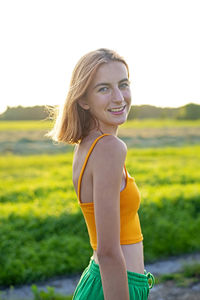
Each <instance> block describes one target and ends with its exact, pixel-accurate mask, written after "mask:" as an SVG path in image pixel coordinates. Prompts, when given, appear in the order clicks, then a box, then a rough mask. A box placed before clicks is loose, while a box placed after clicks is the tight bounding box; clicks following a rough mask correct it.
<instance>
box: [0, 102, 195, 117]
mask: <svg viewBox="0 0 200 300" xmlns="http://www.w3.org/2000/svg"><path fill="white" fill-rule="evenodd" d="M189 104H195V105H200V103H195V102H188V103H186V104H184V105H181V106H178V107H172V106H158V105H152V104H137V105H136V104H135V105H134V104H132V105H131V106H145V105H146V106H153V107H156V108H163V109H164V108H172V109H173V108H174V109H175V108H180V107H183V106H186V105H189ZM35 106H41V107H42V106H44V107H45V106H52V105H48V104H35V105H28V106H24V105H20V104H19V105H15V106H10V105H7V107H6V109H5V110H4V111H3V112H1V111H0V115H2V114H3V113H5V112H6V111H7V109H8V108H17V107H22V108H33V107H35ZM53 106H56V104H55V105H53Z"/></svg>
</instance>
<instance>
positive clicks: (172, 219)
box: [0, 146, 200, 286]
mask: <svg viewBox="0 0 200 300" xmlns="http://www.w3.org/2000/svg"><path fill="white" fill-rule="evenodd" d="M199 159H200V146H192V147H189V146H187V147H182V148H175V147H171V148H162V149H159V148H156V149H131V150H129V151H128V157H127V163H126V166H127V169H128V171H129V173H130V174H131V175H132V176H133V177H134V178H135V180H136V183H137V186H138V188H139V190H140V192H141V201H142V202H141V208H140V210H139V214H140V220H141V225H142V231H143V235H144V253H145V261H146V262H147V261H152V260H155V259H157V258H164V257H167V256H169V255H176V254H181V253H186V252H193V251H197V250H200V235H199V234H198V232H199V228H200V194H199V191H200V182H199V178H200V169H199V168H198V167H197V166H198V162H199ZM71 162H72V153H67V154H62V155H52V156H49V155H38V156H37V155H35V156H27V157H22V156H14V155H8V156H4V157H0V165H1V168H0V181H1V182H3V185H1V188H0V216H1V217H0V253H1V255H0V285H1V286H10V285H15V284H22V283H31V282H34V281H37V280H44V279H47V278H49V277H52V276H55V275H67V274H72V273H77V272H78V273H79V272H82V270H83V269H84V268H85V267H86V266H87V265H88V261H89V257H90V256H91V255H92V249H91V247H90V244H89V238H88V233H87V229H86V225H85V221H84V218H83V216H82V213H81V211H80V208H79V206H78V202H77V197H76V194H75V192H74V189H73V186H72V179H71V178H72V167H71Z"/></svg>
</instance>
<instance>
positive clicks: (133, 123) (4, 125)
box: [0, 118, 200, 132]
mask: <svg viewBox="0 0 200 300" xmlns="http://www.w3.org/2000/svg"><path fill="white" fill-rule="evenodd" d="M52 126H53V122H52V121H50V120H48V121H47V120H42V121H0V132H1V131H5V130H6V131H36V130H49V129H51V128H52ZM195 126H200V120H173V119H152V118H150V119H143V120H138V119H135V120H129V121H127V122H126V123H124V124H123V125H121V126H120V128H132V129H134V128H172V127H173V128H176V127H195ZM119 132H120V130H119Z"/></svg>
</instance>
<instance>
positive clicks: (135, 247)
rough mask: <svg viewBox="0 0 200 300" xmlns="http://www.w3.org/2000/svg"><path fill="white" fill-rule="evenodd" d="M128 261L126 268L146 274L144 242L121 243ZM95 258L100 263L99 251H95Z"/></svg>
mask: <svg viewBox="0 0 200 300" xmlns="http://www.w3.org/2000/svg"><path fill="white" fill-rule="evenodd" d="M121 249H122V252H123V255H124V258H125V262H126V269H127V270H128V271H131V272H135V273H140V274H144V256H143V242H139V243H136V244H129V245H121ZM93 259H94V261H95V263H96V264H99V261H98V257H97V252H96V251H95V250H94V251H93Z"/></svg>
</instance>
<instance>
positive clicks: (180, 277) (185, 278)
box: [156, 263, 200, 287]
mask: <svg viewBox="0 0 200 300" xmlns="http://www.w3.org/2000/svg"><path fill="white" fill-rule="evenodd" d="M169 280H170V281H174V282H175V283H176V284H177V286H182V287H188V286H190V285H192V284H194V283H196V282H199V280H200V264H198V263H195V264H189V265H185V266H183V269H182V271H181V272H178V273H172V274H164V275H161V276H158V277H157V278H156V283H157V284H159V283H162V282H165V281H169Z"/></svg>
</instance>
